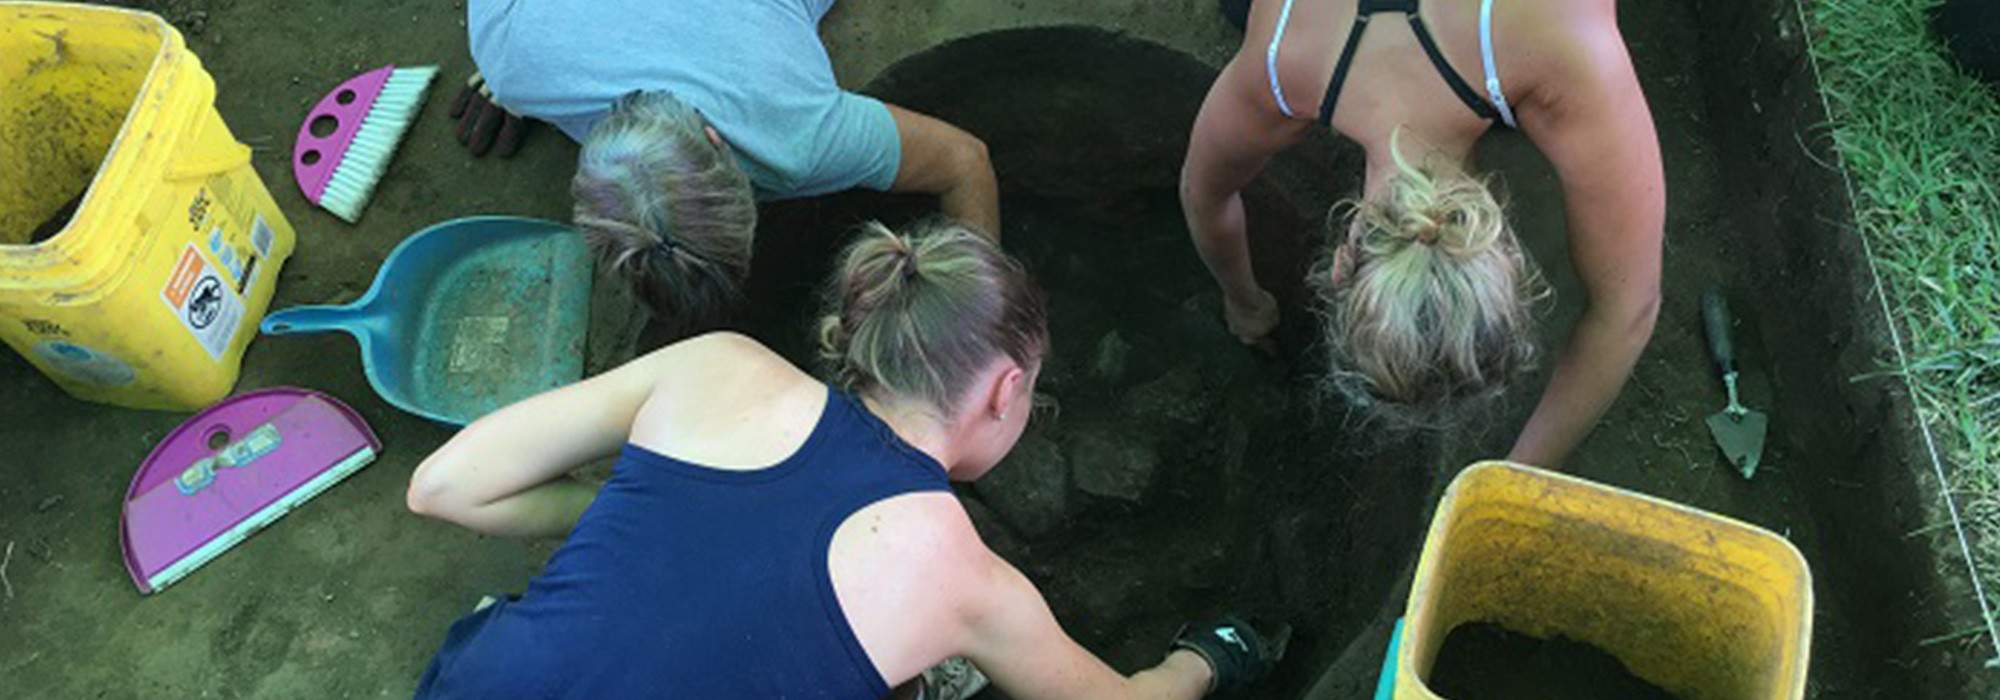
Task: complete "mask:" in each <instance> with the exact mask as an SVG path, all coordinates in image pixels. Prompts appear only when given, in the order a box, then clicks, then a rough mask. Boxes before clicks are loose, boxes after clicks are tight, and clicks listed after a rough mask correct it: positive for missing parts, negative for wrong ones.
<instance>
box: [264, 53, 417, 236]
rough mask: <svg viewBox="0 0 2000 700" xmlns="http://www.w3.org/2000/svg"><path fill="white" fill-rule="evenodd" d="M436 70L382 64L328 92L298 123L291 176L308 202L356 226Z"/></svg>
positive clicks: (415, 113) (414, 115)
mask: <svg viewBox="0 0 2000 700" xmlns="http://www.w3.org/2000/svg"><path fill="white" fill-rule="evenodd" d="M436 76H437V66H417V67H414V68H397V67H396V66H394V65H388V66H383V67H382V68H379V69H376V70H372V71H369V72H366V73H362V74H361V75H357V76H354V77H353V78H350V79H349V80H348V81H347V82H345V83H341V84H340V87H337V88H334V89H333V92H330V93H327V95H326V97H325V98H323V99H321V100H320V101H319V104H318V105H316V106H314V107H313V109H312V112H311V113H309V114H307V115H306V122H305V123H304V124H301V125H299V137H298V140H297V141H296V142H295V143H294V144H293V146H292V175H293V176H295V177H296V178H297V179H298V181H299V191H301V192H304V193H305V195H306V199H307V200H310V201H311V202H312V203H314V204H317V205H320V206H321V207H323V208H325V209H326V210H327V211H330V212H333V214H334V216H338V217H340V218H342V219H345V220H347V222H348V223H354V221H355V220H357V219H359V218H361V208H362V207H364V206H367V204H368V198H369V197H370V196H372V195H374V193H375V183H376V182H379V181H380V180H381V179H382V171H383V170H385V169H387V168H388V167H389V159H390V158H392V157H394V156H395V154H396V146H397V145H398V144H400V143H402V140H403V132H404V131H407V130H409V127H410V122H411V121H413V120H415V119H416V116H417V110H418V109H419V108H422V107H423V105H424V92H425V91H426V90H428V89H430V84H431V79H432V78H434V77H436Z"/></svg>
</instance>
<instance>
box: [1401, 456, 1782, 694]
mask: <svg viewBox="0 0 2000 700" xmlns="http://www.w3.org/2000/svg"><path fill="white" fill-rule="evenodd" d="M1812 609H1813V593H1812V573H1811V572H1810V571H1809V570H1808V569H1807V567H1806V562H1805V558H1804V557H1802V556H1800V555H1799V551H1798V549H1796V548H1794V547H1793V546H1792V544H1791V543H1790V542H1788V541H1786V540H1785V539H1784V538H1782V537H1779V536H1777V535H1774V534H1772V533H1770V532H1769V531H1766V530H1763V529H1760V528H1757V527H1754V526H1751V525H1746V524H1744V523H1741V522H1737V521H1735V520H1731V519H1728V518H1724V517H1720V516H1717V515H1712V514H1709V513H1705V512H1702V511H1698V510H1695V509H1693V508H1688V507H1686V506H1681V505H1677V504H1674V503H1669V502H1666V501H1662V500H1659V499H1656V498H1651V497H1648V496H1643V495H1640V494H1636V493H1632V492H1629V491H1625V490H1622V489H1616V488H1611V487H1608V486H1601V485H1598V484H1593V483H1590V482H1587V481H1584V480H1582V479H1577V478H1574V477H1569V476H1564V475H1561V474H1555V473H1552V472H1546V471H1542V470H1538V469H1533V468H1529V467H1522V466H1518V465H1513V464H1507V463H1503V462H1487V463H1482V464H1478V465H1475V466H1473V467H1471V468H1469V469H1467V470H1466V471H1465V472H1464V473H1462V474H1460V475H1459V477H1458V478H1457V479H1456V480H1454V481H1453V482H1452V484H1451V487H1450V488H1449V490H1447V491H1446V492H1445V497H1444V501H1443V502H1442V503H1441V504H1440V505H1439V507H1438V512H1437V516H1436V517H1435V518H1434V519H1433V520H1432V521H1431V529H1430V534H1429V535H1428V539H1426V541H1425V542H1424V552H1423V557H1422V558H1421V559H1419V560H1418V562H1417V577H1416V583H1415V586H1414V587H1413V588H1412V589H1411V592H1410V600H1409V607H1408V608H1407V609H1406V610H1405V611H1404V627H1403V638H1402V642H1401V644H1399V645H1398V646H1397V648H1396V652H1395V653H1396V654H1397V657H1396V679H1395V697H1396V698H1397V700H1433V699H1434V698H1438V697H1439V696H1438V695H1437V694H1435V693H1434V692H1432V691H1431V689H1430V688H1429V687H1428V686H1426V685H1425V684H1424V679H1425V678H1428V677H1430V675H1431V671H1432V667H1433V664H1434V662H1435V661H1436V660H1437V654H1438V649H1439V647H1440V646H1442V645H1443V643H1444V639H1445V635H1447V634H1449V633H1450V632H1451V631H1452V629H1453V628H1456V627H1458V626H1459V625H1461V624H1466V623H1472V622H1487V623H1494V624H1498V625H1500V626H1502V627H1507V628H1509V629H1513V630H1515V631H1517V632H1521V633H1525V634H1528V635H1532V636H1535V637H1540V638H1544V639H1546V638H1550V637H1553V636H1556V635H1561V636H1564V637H1568V638H1570V639H1573V640H1577V641H1580V642H1585V643H1588V644H1591V645H1594V646H1596V647H1597V648H1599V649H1603V650H1604V651H1606V652H1608V653H1610V654H1611V655H1613V656H1616V657H1618V659H1619V660H1620V661H1622V662H1624V664H1625V666H1626V668H1628V669H1629V670H1631V671H1632V673H1633V674H1634V675H1636V676H1638V677H1639V678H1641V679H1643V680H1645V681H1647V682H1649V683H1652V684H1653V685H1655V686H1657V687H1659V688H1660V689H1662V690H1665V691H1667V692H1670V693H1673V694H1675V695H1676V696H1678V697H1680V698H1683V699H1684V700H1797V699H1798V698H1800V697H1802V696H1803V695H1804V694H1805V679H1806V662H1807V657H1808V656H1809V652H1810V646H1811V640H1812Z"/></svg>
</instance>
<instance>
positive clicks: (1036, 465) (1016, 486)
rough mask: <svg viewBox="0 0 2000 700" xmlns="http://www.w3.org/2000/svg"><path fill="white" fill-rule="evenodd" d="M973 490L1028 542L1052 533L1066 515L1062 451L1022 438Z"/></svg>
mask: <svg viewBox="0 0 2000 700" xmlns="http://www.w3.org/2000/svg"><path fill="white" fill-rule="evenodd" d="M974 488H975V489H976V490H977V491H978V492H979V497H980V498H982V499H984V500H985V501H986V505H988V506H991V507H992V508H993V510H995V511H997V512H999V514H1000V518H1001V519H1002V520H1005V521H1006V522H1007V524H1009V525H1012V526H1013V527H1014V529H1015V530H1016V531H1018V532H1020V533H1021V535H1022V536H1024V537H1028V538H1031V539H1032V538H1036V537H1041V536H1042V535H1046V534H1048V533H1050V532H1052V531H1054V530H1055V529H1056V528H1057V527H1058V526H1060V525H1062V522H1063V519H1064V518H1066V517H1068V515H1069V468H1068V465H1066V464H1064V463H1063V455H1062V450H1061V449H1059V448H1057V447H1056V444H1055V443H1053V442H1050V441H1049V440H1048V439H1047V438H1044V437H1042V436H1040V435H1028V436H1023V437H1022V438H1021V441H1020V442H1019V443H1017V444H1015V445H1014V450H1013V451H1012V452H1009V453H1007V458H1006V459H1003V460H1001V461H1000V464H999V465H997V466H995V467H993V470H992V471H989V472H987V473H986V476H984V477H981V478H980V479H979V481H978V483H977V484H976V485H975V486H974Z"/></svg>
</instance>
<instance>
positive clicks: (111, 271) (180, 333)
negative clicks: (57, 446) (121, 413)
mask: <svg viewBox="0 0 2000 700" xmlns="http://www.w3.org/2000/svg"><path fill="white" fill-rule="evenodd" d="M214 103H215V81H214V80H213V79H212V78H211V77H209V75H208V73H207V72H206V71H204V70H202V67H201V61H200V60H199V59H197V58H195V56H194V54H192V53H190V52H189V51H188V50H187V46H186V45H185V44H184V43H183V40H182V38H181V35H180V32H178V31H175V30H174V28H173V27H171V26H169V25H168V24H167V23H166V22H165V21H163V20H161V19H160V18H159V17H158V16H155V15H151V14H147V13H143V12H133V11H128V10H120V9H116V8H106V7H93V6H85V5H70V4H57V3H39V2H0V339H5V340H6V342H7V344H8V345H10V346H13V348H14V349H15V350H16V351H19V352H20V353H21V354H22V355H23V356H25V357H27V359H28V361H29V362H32V363H34V365H35V366H36V367H37V368H39V369H41V370H42V372H43V373H44V374H47V375H48V376H49V377H50V378H52V379H54V380H55V381H56V383H57V384H59V385H61V386H62V387H63V388H64V389H65V390H67V391H69V393H71V394H73V395H75V396H77V397H79V398H83V399H88V400H91V401H99V402H104V403H110V404H116V405H120V406H129V407H135V408H152V409H170V410H189V409H195V408H199V407H202V406H205V405H208V404H210V403H213V402H214V401H216V400H218V399H220V398H222V397H224V396H226V395H227V394H228V393H229V390H230V388H231V387H232V386H234V384H235V383H236V377H237V373H238V364H239V362H240V361H241V359H242V357H243V350H244V348H245V346H246V345H248V343H249V342H250V339H251V338H252V337H253V336H255V335H256V328H257V322H258V320H259V319H261V318H262V317H263V315H264V311H265V308H266V306H267V305H268V304H269V302H270V299H271V292H272V290H273V288H274V287H275V285H276V284H277V278H278V269H279V267H280V266H281V265H283V264H284V262H285V260H286V259H287V258H288V257H290V256H291V253H292V247H293V231H292V227H291V225H290V224H288V223H287V222H286V221H285V217H284V215H283V214H281V213H280V212H279V210H278V207H277V205H276V203H274V202H273V201H272V199H271V194H270V192H269V191H268V190H266V189H265V187H264V183H263V182H262V181H261V180H259V179H258V177H257V173H256V171H255V170H253V169H252V168H251V167H250V149H249V148H247V147H245V146H244V145H243V144H241V143H238V142H237V141H236V139H235V137H234V136H232V135H231V134H230V132H229V127H228V126H227V125H225V124H223V122H222V117H221V115H220V114H218V113H217V112H216V111H215V105H214ZM71 212H74V213H73V214H72V213H71Z"/></svg>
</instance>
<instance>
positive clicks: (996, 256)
mask: <svg viewBox="0 0 2000 700" xmlns="http://www.w3.org/2000/svg"><path fill="white" fill-rule="evenodd" d="M828 296H829V300H828V314H827V316H826V318H825V319H824V321H823V325H822V329H821V336H822V350H823V355H824V356H825V357H826V358H827V360H828V363H829V365H830V368H831V370H832V374H833V375H834V378H835V381H834V382H833V385H831V386H830V385H828V384H825V383H821V382H820V381H818V380H816V379H814V378H813V377H812V376H810V375H808V374H807V373H805V372H803V371H801V370H799V369H798V368H796V367H794V366H793V365H791V364H790V363H789V362H787V361H786V360H785V359H784V358H782V357H780V356H778V355H777V354H775V353H773V352H771V351H770V350H768V349H766V348H765V347H764V346H762V345H759V344H758V343H757V342H756V341H753V340H751V339H749V338H746V337H743V336H740V335H734V334H727V333H717V334H710V335H704V336H699V337H696V338H692V339H689V340H686V341H682V342H680V343H677V344H674V345H671V346H668V347H666V348H664V349H661V350H659V351H657V352H654V353H652V354H650V355H647V356H645V357H642V358H640V359H638V360H635V361H633V362H632V363H630V364H627V365H625V366H623V367H620V368H618V369H616V370H613V371H610V372H607V373H605V374H603V375H600V376H598V377H594V378H591V379H589V380H586V381H584V382H581V383H579V384H576V385H574V386H570V387H567V388H564V389H560V390H557V391H554V392H550V393H548V394H544V395H541V396H538V397H535V398H532V399H529V400H527V401H524V402H521V403H519V404H516V405H514V406H510V407H508V408H506V409H503V410H501V411H498V412H496V413H494V414H492V415H490V416H488V417H486V418H482V419H480V420H479V421H478V422H476V423H473V424H472V425H471V426H469V427H467V428H466V429H465V430H464V431H463V432H461V433H459V434H458V435H457V436H456V437H454V438H453V439H452V440H451V441H450V442H448V443H446V444H445V446H444V447H442V448H440V449H439V450H438V451H437V453H435V454H433V455H431V457H430V458H429V459H427V460H425V461H424V463H423V464H422V465H421V466H420V467H419V468H418V469H417V472H416V474H415V475H414V476H413V477H412V479H411V482H410V492H409V505H410V509H411V510H413V511H415V512H417V513H420V514H423V515H428V516H431V517H435V518H440V519H444V520H447V521H450V522H453V523H457V524H459V525H462V526H464V527H467V528H471V529H473V530H476V531H479V532H482V533H487V534H493V535H508V536H554V537H559V536H567V540H566V541H565V542H564V544H563V546H562V547H561V548H560V549H558V550H557V551H556V553H555V555H554V556H553V557H551V558H550V560H549V563H548V565H547V567H546V568H545V569H544V570H543V572H542V574H541V575H540V576H539V577H537V578H535V579H534V580H533V581H532V582H531V583H529V585H528V587H527V590H526V591H525V592H524V593H523V594H522V595H520V596H513V597H509V598H507V599H505V600H499V601H494V602H493V603H491V604H489V605H485V606H483V607H481V608H480V609H479V610H477V611H475V612H473V613H472V614H471V615H468V616H467V617H465V618H464V619H462V620H460V621H459V622H458V623H457V624H455V625H453V626H452V628H451V630H450V631H449V632H448V633H447V634H446V637H445V640H444V643H443V645H442V648H441V649H440V650H439V652H438V655H437V657H436V659H435V660H434V661H432V663H431V666H430V668H429V669H428V670H427V671H426V672H425V674H424V678H423V679H422V681H420V683H419V687H418V690H417V697H419V698H479V699H481V700H504V699H508V698H592V699H594V700H618V699H622V698H691V699H693V698H699V699H700V700H730V699H732V698H742V699H744V700H753V699H754V700H769V699H773V698H828V699H836V700H876V699H877V698H883V697H888V696H890V695H891V693H892V692H895V691H893V690H892V689H895V688H898V687H901V688H903V690H902V691H900V693H901V694H911V695H915V696H919V697H928V698H946V699H949V698H956V697H963V696H964V695H965V694H968V693H969V692H970V691H976V690H977V689H978V688H979V687H980V686H982V685H984V684H985V679H984V677H983V676H982V674H981V673H980V672H981V671H983V672H984V676H990V677H991V679H992V682H994V683H995V684H997V685H999V686H1000V687H1001V688H1002V689H1004V690H1005V691H1007V693H1008V694H1009V695H1011V696H1013V697H1016V698H1022V699H1023V700H1041V699H1047V700H1058V699H1066V698H1078V699H1082V698H1092V699H1105V698H1161V699H1166V698H1176V699H1182V700H1191V699H1192V698H1197V697H1200V696H1202V695H1204V694H1205V693H1207V692H1209V691H1211V690H1214V689H1219V688H1227V687H1232V686H1236V685H1240V684H1242V683H1245V682H1248V681H1250V680H1253V679H1255V678H1256V677H1258V676H1261V675H1262V674H1263V672H1265V671H1266V670H1268V668H1269V666H1270V664H1271V663H1272V662H1273V661H1274V659H1275V657H1276V656H1277V653H1276V651H1275V650H1273V649H1272V648H1271V647H1272V646H1274V645H1268V644H1266V643H1264V641H1263V639H1262V638H1261V637H1260V635H1258V634H1257V632H1256V631H1254V630H1252V629H1251V628H1249V627H1248V626H1246V625H1243V624H1242V623H1241V622H1240V621H1238V620H1235V619H1234V618H1224V619H1222V620H1219V621H1216V622H1213V623H1210V624H1207V625H1202V626H1196V627H1191V628H1189V630H1188V631H1187V632H1184V633H1183V634H1182V635H1181V638H1180V639H1179V640H1177V641H1176V642H1175V644H1174V646H1173V648H1172V650H1171V651H1170V652H1169V653H1168V654H1167V655H1166V657H1165V659H1164V660H1163V661H1162V662H1161V663H1160V664H1159V665H1158V666H1155V667H1153V668H1152V669H1149V670H1146V671H1143V672H1141V673H1138V674H1135V675H1133V676H1130V677H1127V676H1123V675H1120V674H1118V673H1117V672H1115V671H1113V670H1112V669H1111V668H1110V667H1108V666H1106V665H1105V664H1104V663H1103V662H1102V661H1100V660H1098V659H1097V657H1095V656H1093V655H1092V654H1091V653H1090V652H1088V651H1086V650H1084V649H1083V648H1082V647H1080V646H1078V645H1077V644H1076V642H1074V641H1072V640H1071V639H1070V638H1069V636H1068V635H1066V634H1064V633H1063V631H1062V629H1061V628H1060V627H1059V626H1058V625H1057V624H1056V621H1055V619H1054V617H1053V616H1052V615H1051V614H1050V612H1049V609H1048V606H1047V604H1046V603H1045V602H1044V601H1043V599H1042V597H1041V594H1040V593H1039V592H1037V591H1036V590H1035V588H1034V586H1033V584H1031V583H1030V582H1029V581H1028V580H1027V578H1025V577H1024V576H1022V575H1021V573H1020V572H1019V571H1017V570H1016V569H1015V568H1014V567H1012V566H1010V565H1008V564H1007V562H1005V561H1003V560H1001V559H1000V558H999V557H998V556H996V555H994V554H993V553H992V551H991V550H989V549H987V547H986V546H985V544H984V543H983V542H981V541H980V539H979V535H978V533H977V532H975V531H974V530H973V527H972V523H971V521H970V519H968V517H967V516H966V513H965V510H964V508H963V507H962V506H961V505H960V504H959V502H958V500H957V499H956V498H955V497H954V496H953V495H952V492H951V490H950V485H949V481H950V480H961V481H970V480H973V479H977V478H979V477H980V476H981V475H982V474H984V473H985V472H986V471H987V470H988V469H990V468H992V466H993V465H994V464H996V463H998V462H999V461H1000V459H1001V457H1003V456H1005V455H1006V453H1007V451H1008V450H1009V449H1011V448H1012V447H1013V445H1014V442H1015V440H1016V439H1018V438H1019V437H1020V435H1021V431H1022V429H1023V427H1024V426H1025V425H1026V423H1027V419H1028V413H1029V410H1028V409H1029V405H1030V402H1031V398H1032V396H1033V393H1034V385H1035V378H1036V375H1037V372H1038V371H1039V369H1040V367H1041V358H1042V354H1043V353H1044V352H1045V351H1046V350H1047V348H1048V347H1049V345H1048V330H1047V322H1046V314H1045V311H1044V308H1043V301H1042V296H1041V293H1040V291H1039V290H1038V289H1037V288H1036V287H1035V285H1034V283H1033V282H1032V281H1031V280H1030V279H1029V278H1028V276H1027V274H1026V273H1025V272H1024V271H1023V270H1022V268H1021V267H1020V265H1019V264H1018V263H1016V262H1015V261H1014V260H1012V259H1011V258H1009V257H1008V256H1007V255H1006V254H1005V253H1002V252H1001V251H1000V250H999V249H998V248H997V247H995V246H994V245H993V244H992V243H991V242H989V241H988V240H987V239H985V238H983V237H981V236H979V235H978V234H976V233H973V232H971V231H970V230H969V229H966V228H964V227H961V226H956V225H950V224H941V223H940V224H933V225H929V226H927V227H924V230H922V231H919V232H916V233H914V234H911V235H899V234H896V233H893V232H891V231H889V230H888V229H886V228H882V227H881V226H879V225H877V226H872V227H871V228H870V230H869V231H868V232H866V233H865V234H864V235H863V236H861V239H860V240H859V241H858V242H856V243H855V244H854V245H853V246H852V247H851V248H849V250H848V251H847V253H846V254H845V256H844V258H843V261H842V265H841V268H840V271H839V273H838V277H837V278H836V280H835V281H834V284H833V285H832V286H831V287H830V293H829V295H828ZM613 455H617V456H618V461H617V463H616V466H615V467H614V468H613V473H612V477H611V479H610V481H609V482H607V483H605V484H603V486H602V487H596V486H592V485H589V484H585V483H583V482H581V481H578V480H576V479H573V478H571V477H570V476H569V473H570V472H571V471H572V470H574V469H576V468H577V467H579V466H581V465H583V464H585V463H588V462H591V461H593V460H597V459H601V458H604V457H609V456H613ZM1276 646H1281V645H1276Z"/></svg>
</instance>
